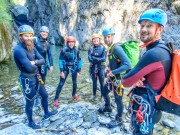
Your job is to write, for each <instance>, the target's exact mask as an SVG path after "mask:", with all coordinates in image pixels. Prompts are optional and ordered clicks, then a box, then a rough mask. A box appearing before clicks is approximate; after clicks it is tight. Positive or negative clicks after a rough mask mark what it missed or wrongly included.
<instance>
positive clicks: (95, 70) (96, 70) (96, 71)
mask: <svg viewBox="0 0 180 135" xmlns="http://www.w3.org/2000/svg"><path fill="white" fill-rule="evenodd" d="M97 73H98V67H97V64H96V65H95V69H94V77H95V78H97Z"/></svg>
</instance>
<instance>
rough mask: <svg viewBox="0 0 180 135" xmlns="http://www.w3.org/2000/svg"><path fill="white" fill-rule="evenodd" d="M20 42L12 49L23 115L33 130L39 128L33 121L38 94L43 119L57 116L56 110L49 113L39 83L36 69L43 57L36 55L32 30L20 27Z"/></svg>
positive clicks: (46, 98)
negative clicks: (24, 102)
mask: <svg viewBox="0 0 180 135" xmlns="http://www.w3.org/2000/svg"><path fill="white" fill-rule="evenodd" d="M18 33H19V38H20V40H21V42H20V43H19V44H18V45H17V46H16V47H15V49H14V60H15V63H16V65H17V67H18V69H19V70H20V76H19V82H20V85H21V89H22V92H23V95H24V97H25V100H26V105H25V113H26V115H27V119H28V126H29V127H31V128H33V129H39V128H41V127H40V126H39V125H37V124H35V122H34V121H33V116H32V115H33V111H32V110H33V105H34V99H35V98H36V97H37V95H38V94H39V95H40V96H41V104H42V107H43V109H44V117H43V119H49V118H50V117H51V116H52V115H55V114H57V110H55V111H52V112H49V110H48V93H47V92H46V89H45V87H44V85H43V84H41V83H40V81H41V79H42V78H41V76H40V74H39V72H38V67H39V66H41V65H43V64H44V63H45V60H44V59H43V57H42V56H41V55H40V54H39V53H38V51H37V50H36V48H34V44H33V35H34V31H33V29H32V28H31V27H30V26H28V25H22V26H20V27H19V29H18Z"/></svg>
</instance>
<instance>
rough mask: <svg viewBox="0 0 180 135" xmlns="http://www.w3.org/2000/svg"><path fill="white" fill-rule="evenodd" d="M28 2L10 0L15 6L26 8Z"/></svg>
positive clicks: (24, 0)
mask: <svg viewBox="0 0 180 135" xmlns="http://www.w3.org/2000/svg"><path fill="white" fill-rule="evenodd" d="M26 1H27V0H10V3H12V4H13V5H22V6H24V5H25V4H26Z"/></svg>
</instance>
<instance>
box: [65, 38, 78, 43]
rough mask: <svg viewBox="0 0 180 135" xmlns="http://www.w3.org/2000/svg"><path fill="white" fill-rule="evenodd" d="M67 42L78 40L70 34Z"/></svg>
mask: <svg viewBox="0 0 180 135" xmlns="http://www.w3.org/2000/svg"><path fill="white" fill-rule="evenodd" d="M67 42H76V38H75V37H73V36H69V37H67V38H66V43H67Z"/></svg>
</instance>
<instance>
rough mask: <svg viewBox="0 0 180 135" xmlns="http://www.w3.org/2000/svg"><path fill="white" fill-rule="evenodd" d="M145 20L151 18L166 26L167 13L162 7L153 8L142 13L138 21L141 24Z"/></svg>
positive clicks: (150, 19)
mask: <svg viewBox="0 0 180 135" xmlns="http://www.w3.org/2000/svg"><path fill="white" fill-rule="evenodd" d="M143 20H149V21H152V22H155V23H158V24H160V25H162V26H165V25H166V23H167V14H166V13H165V12H164V11H163V10H161V9H158V8H152V9H149V10H146V11H145V12H144V13H142V14H141V16H140V18H139V20H138V23H139V24H140V23H141V22H142V21H143Z"/></svg>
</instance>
